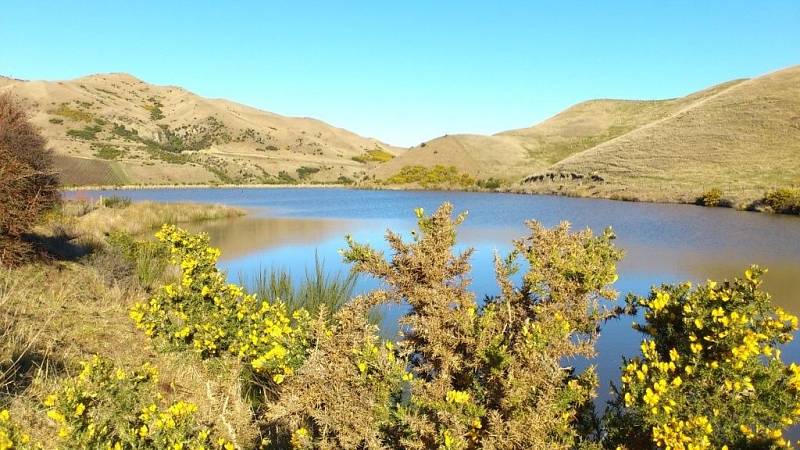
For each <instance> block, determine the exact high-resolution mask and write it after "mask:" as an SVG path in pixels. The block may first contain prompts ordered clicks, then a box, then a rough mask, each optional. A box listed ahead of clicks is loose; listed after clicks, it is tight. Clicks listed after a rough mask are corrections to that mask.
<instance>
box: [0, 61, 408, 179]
mask: <svg viewBox="0 0 800 450" xmlns="http://www.w3.org/2000/svg"><path fill="white" fill-rule="evenodd" d="M2 92H11V93H12V95H14V96H16V97H17V98H19V99H20V100H21V101H22V102H23V103H24V106H25V107H26V109H27V110H28V111H29V114H30V116H31V119H32V121H33V122H34V123H35V124H36V125H37V126H39V127H41V129H42V131H43V134H44V135H45V136H46V137H47V138H48V140H49V142H50V145H51V146H52V147H53V149H54V150H55V152H56V163H57V166H58V167H59V168H60V169H61V171H62V178H63V182H64V183H65V184H66V185H122V184H181V183H189V184H207V183H229V184H251V183H267V184H271V183H296V182H341V181H350V180H356V179H358V178H362V177H363V176H364V175H365V174H366V172H367V171H368V170H370V169H371V168H372V167H373V166H374V165H375V164H377V163H378V161H375V160H374V158H370V157H369V155H370V154H380V155H381V158H382V160H386V159H387V158H392V157H394V156H395V155H397V154H399V153H400V152H401V151H402V149H399V148H396V147H392V146H390V145H387V144H384V143H382V142H380V141H378V140H376V139H370V138H365V137H362V136H359V135H357V134H355V133H351V132H349V131H347V130H343V129H341V128H336V127H333V126H331V125H329V124H326V123H324V122H322V121H319V120H315V119H308V118H294V117H285V116H281V115H278V114H274V113H271V112H266V111H261V110H258V109H255V108H251V107H248V106H244V105H240V104H238V103H234V102H230V101H226V100H216V99H207V98H203V97H200V96H198V95H195V94H193V93H191V92H189V91H187V90H185V89H183V88H180V87H175V86H156V85H152V84H148V83H145V82H144V81H142V80H139V79H138V78H136V77H134V76H132V75H129V74H125V73H108V74H97V75H90V76H86V77H82V78H78V79H75V80H69V81H23V80H16V79H12V78H8V77H0V93H2Z"/></svg>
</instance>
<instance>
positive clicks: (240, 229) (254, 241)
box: [187, 216, 355, 261]
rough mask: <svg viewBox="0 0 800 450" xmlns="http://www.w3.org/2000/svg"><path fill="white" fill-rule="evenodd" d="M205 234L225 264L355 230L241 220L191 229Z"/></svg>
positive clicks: (341, 224)
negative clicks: (254, 254)
mask: <svg viewBox="0 0 800 450" xmlns="http://www.w3.org/2000/svg"><path fill="white" fill-rule="evenodd" d="M187 228H188V229H189V230H191V231H193V232H199V231H202V232H205V233H208V235H209V236H210V237H211V244H212V245H213V246H215V247H219V248H220V249H221V250H222V257H221V258H220V259H221V260H223V261H225V260H231V259H236V258H241V257H243V256H246V255H248V254H251V253H256V252H260V251H264V250H268V249H272V248H276V247H282V246H286V245H293V244H303V245H307V244H313V243H316V242H322V241H324V240H327V239H329V238H332V237H337V236H338V237H343V236H344V235H345V234H347V233H348V232H351V231H353V230H354V229H355V226H354V225H353V224H352V222H349V221H346V220H329V219H325V220H321V219H305V218H304V219H293V218H260V217H247V216H245V217H237V218H233V219H225V220H215V221H212V222H204V223H199V224H193V225H191V226H187Z"/></svg>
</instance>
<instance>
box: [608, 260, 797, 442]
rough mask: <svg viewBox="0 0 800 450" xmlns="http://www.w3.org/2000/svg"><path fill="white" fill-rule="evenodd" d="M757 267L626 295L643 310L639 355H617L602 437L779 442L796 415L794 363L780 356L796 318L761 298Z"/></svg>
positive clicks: (613, 439) (766, 297)
mask: <svg viewBox="0 0 800 450" xmlns="http://www.w3.org/2000/svg"><path fill="white" fill-rule="evenodd" d="M763 273H764V271H763V270H762V269H759V268H758V267H755V266H754V267H752V268H750V269H748V270H747V271H746V272H745V273H744V277H743V278H741V279H738V278H737V279H734V280H733V281H726V282H724V283H716V282H713V281H709V282H708V283H706V284H705V285H701V286H697V287H696V288H692V286H691V284H690V283H684V284H680V285H676V286H662V287H660V288H657V289H653V291H652V293H651V294H650V296H649V297H647V298H642V297H635V296H630V297H629V298H628V303H629V306H630V307H631V310H632V311H635V310H638V309H642V310H644V319H645V323H644V324H643V325H641V324H640V325H634V326H635V328H636V329H637V330H639V331H641V332H642V333H644V334H645V336H646V338H645V340H644V341H643V342H642V344H641V356H639V357H637V358H634V359H632V360H629V361H626V362H625V365H624V367H623V369H622V386H621V389H620V390H619V392H618V398H617V399H616V400H615V402H614V403H613V405H612V408H611V410H610V412H609V415H608V417H607V421H608V422H607V423H608V429H609V433H610V437H609V441H610V444H611V445H612V446H613V444H618V445H622V444H626V443H627V445H629V446H630V447H629V448H649V447H656V448H667V449H676V450H679V449H707V448H708V449H711V448H714V449H719V448H728V449H735V448H740V449H750V448H781V447H788V446H789V442H787V441H786V440H785V439H784V438H783V434H782V431H783V430H784V429H786V428H787V427H789V426H791V425H792V424H793V423H794V422H795V420H797V419H798V417H800V366H797V365H796V364H791V365H786V364H785V363H784V362H783V361H782V360H781V351H780V348H779V347H780V345H781V344H784V343H787V342H789V341H791V340H792V337H793V333H794V331H795V330H796V329H797V325H798V323H797V318H796V317H795V316H793V315H790V314H787V313H786V312H784V311H783V310H782V309H780V308H773V307H772V306H771V305H770V298H769V295H768V294H766V293H765V292H764V291H762V290H761V283H762V279H761V277H762V275H763Z"/></svg>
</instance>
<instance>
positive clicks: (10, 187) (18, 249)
mask: <svg viewBox="0 0 800 450" xmlns="http://www.w3.org/2000/svg"><path fill="white" fill-rule="evenodd" d="M46 143H47V141H46V140H45V139H44V137H42V135H41V134H40V133H39V131H38V130H37V129H36V128H35V127H34V126H33V125H32V124H31V123H30V122H29V121H28V118H27V116H26V114H25V112H24V111H23V110H22V108H21V106H20V105H19V104H18V103H17V102H16V101H14V99H12V98H11V96H10V95H8V94H5V95H0V265H12V264H17V263H19V262H21V261H22V260H24V258H25V257H26V256H27V255H29V254H30V253H31V250H32V249H31V246H30V244H29V243H27V242H25V241H24V239H23V235H24V234H25V233H27V232H29V231H30V229H31V227H32V226H33V225H34V224H35V223H36V222H37V221H38V220H39V219H40V218H41V216H42V213H43V212H44V211H46V210H47V209H50V208H52V207H53V206H54V205H56V204H57V203H58V202H59V199H60V198H59V193H58V178H57V176H56V173H55V171H54V170H53V167H52V155H51V152H50V150H48V149H47V148H46V146H45V145H46Z"/></svg>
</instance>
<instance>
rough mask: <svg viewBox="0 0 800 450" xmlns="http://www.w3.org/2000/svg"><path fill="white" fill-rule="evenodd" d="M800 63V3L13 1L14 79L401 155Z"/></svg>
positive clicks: (2, 64)
mask: <svg viewBox="0 0 800 450" xmlns="http://www.w3.org/2000/svg"><path fill="white" fill-rule="evenodd" d="M795 64H800V0H787V1H754V0H749V1H731V0H727V1H706V0H702V1H701V0H692V1H648V0H638V1H628V2H612V1H590V0H587V1H550V2H546V3H545V2H535V1H518V2H512V1H436V0H420V1H414V0H404V1H391V2H390V1H384V0H371V1H348V0H324V1H272V2H269V1H252V2H245V1H215V2H212V1H167V0H160V1H144V0H136V1H66V0H65V1H57V0H50V1H44V0H3V2H2V5H0V74H3V75H7V76H13V77H17V78H24V79H48V80H53V79H68V78H75V77H78V76H82V75H86V74H90V73H97V72H128V73H131V74H133V75H135V76H137V77H139V78H141V79H143V80H145V81H148V82H151V83H156V84H173V85H179V86H183V87H185V88H187V89H189V90H191V91H194V92H196V93H198V94H200V95H203V96H208V97H223V98H227V99H231V100H235V101H238V102H241V103H245V104H248V105H252V106H256V107H259V108H262V109H266V110H269V111H273V112H276V113H279V114H285V115H292V116H310V117H316V118H319V119H322V120H325V121H327V122H329V123H331V124H334V125H336V126H340V127H343V128H347V129H350V130H352V131H355V132H357V133H359V134H362V135H365V136H372V137H376V138H379V139H382V140H384V141H387V142H389V143H391V144H396V145H414V144H418V143H420V142H422V141H424V140H428V139H431V138H433V137H436V136H439V135H442V134H446V133H449V134H453V133H462V132H470V133H494V132H498V131H501V130H506V129H510V128H519V127H524V126H529V125H531V124H533V123H536V122H538V121H540V120H543V119H545V118H547V117H549V116H551V115H553V114H555V113H557V112H558V111H559V110H561V109H564V108H566V107H568V106H569V105H571V104H574V103H576V102H579V101H581V100H586V99H590V98H598V97H615V98H645V99H650V98H665V97H675V96H680V95H684V94H687V93H689V92H692V91H695V90H698V89H702V88H704V87H707V86H709V85H712V84H715V83H719V82H722V81H726V80H729V79H734V78H742V77H750V76H755V75H759V74H762V73H764V72H769V71H773V70H776V69H779V68H782V67H786V66H790V65H795Z"/></svg>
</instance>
